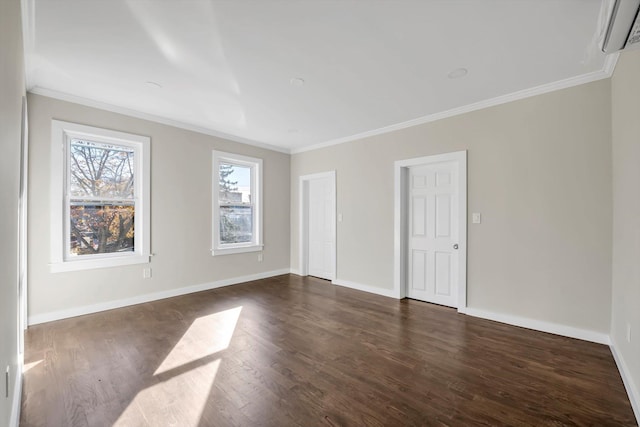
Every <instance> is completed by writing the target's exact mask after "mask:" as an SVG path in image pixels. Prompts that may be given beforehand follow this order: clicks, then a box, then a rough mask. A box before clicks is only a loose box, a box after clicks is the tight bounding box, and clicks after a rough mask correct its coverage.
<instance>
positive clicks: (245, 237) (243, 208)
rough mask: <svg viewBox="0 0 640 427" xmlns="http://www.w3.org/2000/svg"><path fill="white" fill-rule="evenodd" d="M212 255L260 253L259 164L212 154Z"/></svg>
mask: <svg viewBox="0 0 640 427" xmlns="http://www.w3.org/2000/svg"><path fill="white" fill-rule="evenodd" d="M212 229H213V248H212V250H211V253H212V254H213V255H214V256H215V255H225V254H235V253H240V252H253V251H261V250H262V246H263V245H262V160H261V159H255V158H253V157H246V156H241V155H238V154H230V153H223V152H221V151H214V152H213V227H212Z"/></svg>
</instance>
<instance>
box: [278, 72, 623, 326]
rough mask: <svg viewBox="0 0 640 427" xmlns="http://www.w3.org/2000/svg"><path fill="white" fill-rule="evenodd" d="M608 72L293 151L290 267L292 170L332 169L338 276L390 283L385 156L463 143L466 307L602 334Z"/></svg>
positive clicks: (389, 172)
mask: <svg viewBox="0 0 640 427" xmlns="http://www.w3.org/2000/svg"><path fill="white" fill-rule="evenodd" d="M610 108H611V106H610V81H609V80H601V81H598V82H595V83H590V84H586V85H582V86H578V87H574V88H570V89H565V90H561V91H557V92H553V93H548V94H544V95H540V96H536V97H532V98H528V99H524V100H520V101H516V102H511V103H508V104H504V105H500V106H496V107H492V108H487V109H483V110H479V111H475V112H471V113H467V114H464V115H461V116H456V117H452V118H448V119H445V120H439V121H436V122H432V123H428V124H424V125H420V126H415V127H411V128H407V129H404V130H400V131H395V132H392V133H388V134H384V135H379V136H375V137H369V138H365V139H362V140H358V141H354V142H351V143H346V144H341V145H336V146H332V147H327V148H323V149H319V150H314V151H309V152H305V153H300V154H295V155H293V156H292V160H291V195H292V209H291V217H292V224H291V266H292V268H293V269H297V268H298V177H299V176H300V175H305V174H310V173H315V172H322V171H327V170H334V169H335V170H336V171H337V178H336V179H337V211H338V213H342V214H343V221H342V222H339V223H338V234H337V239H338V241H337V252H338V259H337V278H338V280H343V281H351V282H356V283H359V284H364V285H369V286H373V287H378V288H383V289H391V288H392V287H393V162H394V161H395V160H399V159H408V158H413V157H420V156H425V155H431V154H438V153H444V152H452V151H458V150H468V207H469V209H468V212H469V214H471V213H472V212H481V213H482V219H483V222H482V224H480V225H476V224H469V225H468V227H469V229H468V270H467V271H468V304H469V306H470V307H473V308H476V309H482V310H487V311H492V312H497V313H502V314H510V315H516V316H520V317H525V318H531V319H536V320H541V321H546V322H554V323H558V324H562V325H567V326H571V327H575V328H582V329H585V330H590V331H597V332H600V333H603V332H604V333H606V332H608V331H609V322H610V313H611V312H610V300H611V218H612V217H611V142H610V141H611V118H610Z"/></svg>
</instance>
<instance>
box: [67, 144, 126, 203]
mask: <svg viewBox="0 0 640 427" xmlns="http://www.w3.org/2000/svg"><path fill="white" fill-rule="evenodd" d="M134 167H135V165H134V150H133V149H132V148H129V147H125V146H121V145H110V144H100V143H96V142H91V141H84V140H79V139H73V140H71V143H70V150H69V173H70V179H71V182H70V187H71V196H72V197H77V198H80V197H104V198H117V199H132V198H133V178H134V176H133V175H134V172H133V171H134Z"/></svg>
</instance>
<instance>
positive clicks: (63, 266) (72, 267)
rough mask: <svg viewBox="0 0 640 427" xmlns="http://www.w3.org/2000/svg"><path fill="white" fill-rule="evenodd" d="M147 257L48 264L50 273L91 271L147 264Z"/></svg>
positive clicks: (132, 256) (134, 256)
mask: <svg viewBox="0 0 640 427" xmlns="http://www.w3.org/2000/svg"><path fill="white" fill-rule="evenodd" d="M148 263H149V255H131V256H125V257H110V258H98V259H87V260H78V261H75V260H74V261H64V262H54V263H51V264H49V268H50V269H51V272H52V273H62V272H65V271H80V270H91V269H94V268H108V267H120V266H123V265H133V264H148Z"/></svg>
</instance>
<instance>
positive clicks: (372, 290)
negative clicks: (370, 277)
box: [331, 279, 400, 299]
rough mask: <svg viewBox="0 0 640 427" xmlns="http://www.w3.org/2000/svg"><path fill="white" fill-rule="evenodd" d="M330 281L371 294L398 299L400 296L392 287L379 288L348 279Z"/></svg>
mask: <svg viewBox="0 0 640 427" xmlns="http://www.w3.org/2000/svg"><path fill="white" fill-rule="evenodd" d="M331 283H333V284H334V285H338V286H343V287H345V288H351V289H356V290H358V291H364V292H369V293H371V294H377V295H382V296H383V297H389V298H395V299H399V298H400V297H399V296H398V295H397V294H396V292H395V291H394V290H393V289H384V288H379V287H377V286H370V285H363V284H362V283H356V282H351V281H349V280H342V279H335V280H332V281H331Z"/></svg>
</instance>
